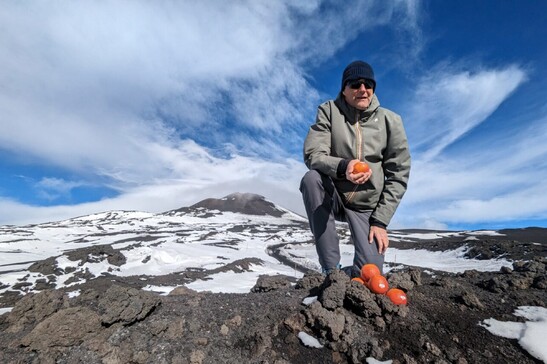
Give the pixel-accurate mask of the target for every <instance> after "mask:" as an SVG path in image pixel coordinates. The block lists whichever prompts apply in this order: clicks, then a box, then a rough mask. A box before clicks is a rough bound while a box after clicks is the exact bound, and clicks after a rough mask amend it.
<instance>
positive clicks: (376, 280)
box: [367, 276, 389, 294]
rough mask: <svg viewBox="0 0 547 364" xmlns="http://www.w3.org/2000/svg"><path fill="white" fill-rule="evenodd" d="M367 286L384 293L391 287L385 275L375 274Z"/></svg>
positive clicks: (376, 291)
mask: <svg viewBox="0 0 547 364" xmlns="http://www.w3.org/2000/svg"><path fill="white" fill-rule="evenodd" d="M367 287H368V288H369V289H370V290H371V291H372V292H374V293H378V294H384V293H386V292H387V290H388V289H389V284H388V283H387V279H386V278H385V277H384V276H374V277H372V278H371V279H370V280H369V281H368V285H367Z"/></svg>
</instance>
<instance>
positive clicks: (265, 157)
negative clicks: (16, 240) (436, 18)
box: [0, 1, 414, 221]
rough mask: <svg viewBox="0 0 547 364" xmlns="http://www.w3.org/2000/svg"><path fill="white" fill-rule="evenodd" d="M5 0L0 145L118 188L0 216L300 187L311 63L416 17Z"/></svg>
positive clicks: (401, 5) (284, 5) (379, 11)
mask: <svg viewBox="0 0 547 364" xmlns="http://www.w3.org/2000/svg"><path fill="white" fill-rule="evenodd" d="M412 3H414V2H412ZM2 8H3V9H2V12H0V34H2V36H0V48H1V49H2V52H1V53H0V69H1V70H2V71H1V72H0V83H1V84H2V87H1V88H0V109H1V110H2V115H0V118H1V120H0V121H1V124H2V133H0V148H2V149H3V150H5V151H8V152H9V153H12V154H14V155H22V156H25V157H26V158H27V159H29V160H33V161H35V163H39V164H43V165H51V166H55V167H56V168H64V169H66V170H69V171H71V172H74V173H79V174H80V175H82V176H83V177H82V178H83V179H85V176H92V175H98V176H101V177H102V178H106V179H107V180H108V183H109V188H114V189H116V190H117V191H119V192H120V194H121V195H120V196H118V197H116V198H113V199H105V200H102V201H99V202H96V203H88V204H83V205H81V206H79V207H71V206H66V207H51V208H36V209H34V208H31V207H28V206H24V205H20V204H19V203H18V202H16V201H12V200H9V199H4V200H3V202H2V204H3V206H4V207H6V209H4V208H2V211H12V212H10V214H9V216H8V215H6V216H4V217H3V218H2V219H3V220H4V221H7V220H10V219H11V221H15V219H16V216H17V213H16V211H23V212H22V213H21V215H20V216H26V217H28V219H31V217H32V216H46V215H47V216H61V215H62V214H63V213H68V211H70V213H73V211H89V210H90V209H92V208H93V209H108V208H137V207H138V208H142V209H147V210H152V211H157V210H161V206H160V204H159V202H158V201H163V202H164V203H165V204H164V205H163V207H164V208H165V207H167V206H169V207H177V205H178V206H180V205H182V204H184V203H186V202H195V201H196V200H197V199H199V198H200V196H203V197H209V196H211V195H217V196H218V194H219V193H212V192H213V191H216V192H220V191H223V190H226V192H233V190H231V191H228V187H231V188H233V189H237V190H243V189H245V188H247V189H248V190H249V191H255V192H263V194H265V195H267V196H268V195H272V194H273V193H272V192H268V191H279V190H284V189H286V188H287V187H286V183H290V184H291V191H297V188H298V180H299V178H300V176H301V175H302V174H303V167H302V164H301V163H300V162H297V161H296V160H299V159H300V152H299V150H300V149H301V143H302V139H303V135H302V134H303V131H304V133H305V129H306V128H307V125H308V124H309V123H310V122H311V121H312V120H313V117H314V114H315V108H316V105H317V104H318V102H319V101H320V100H319V98H320V96H319V94H318V93H317V91H315V90H314V89H313V88H311V87H310V86H309V84H308V81H307V79H308V77H309V75H308V74H307V73H306V72H307V71H306V68H308V67H309V66H310V65H318V64H321V63H322V62H325V61H326V60H328V59H329V58H330V57H331V56H332V55H333V54H335V52H337V50H339V49H340V48H341V47H343V46H344V45H345V44H347V43H348V42H349V41H351V40H353V39H355V37H357V36H358V35H359V34H362V32H365V31H367V30H370V29H373V28H375V27H377V26H379V25H385V24H389V23H390V22H391V21H392V20H393V19H394V18H395V17H396V18H397V19H401V21H403V22H409V23H411V22H412V21H413V20H412V19H413V18H409V17H406V16H405V14H406V13H407V12H408V7H407V5H406V3H405V2H395V3H393V4H387V5H386V4H385V3H384V2H382V1H377V2H370V1H360V2H357V3H355V4H354V5H352V7H340V6H339V4H338V3H337V2H333V1H307V2H293V1H276V2H238V1H235V2H224V1H207V2H156V3H150V2H146V1H121V2H120V1H103V2H100V3H96V2H71V3H67V4H59V3H54V4H52V3H47V4H46V3H32V4H29V3H17V2H12V3H6V4H3V7H2ZM341 20H342V21H341ZM288 151H289V152H288ZM296 151H298V152H296ZM272 164H273V165H275V166H276V167H272ZM282 171H285V172H286V173H288V174H289V176H290V177H288V178H287V176H286V175H284V174H283V173H282ZM274 172H275V173H274ZM247 181H250V182H247ZM82 183H85V180H84V181H83V182H82ZM175 185H177V186H175ZM179 185H180V186H179ZM59 186H60V185H59ZM165 186H172V188H171V187H169V188H168V187H165ZM268 186H269V187H268ZM274 186H283V187H274ZM52 187H53V186H50V192H52V189H51V188H52ZM65 187H67V186H65ZM266 187H268V188H269V190H268V188H266ZM67 188H68V187H67ZM151 191H162V192H163V193H165V196H162V197H158V196H157V192H151ZM177 191H183V192H177ZM200 191H207V194H209V196H207V195H206V194H205V193H202V192H200ZM58 192H60V191H58ZM148 195H151V196H152V195H153V196H154V198H150V199H149V198H147V196H148ZM295 195H297V192H295V194H292V195H290V196H291V201H298V203H299V200H300V199H299V197H297V199H296V200H295V198H294V197H295ZM136 196H139V197H136ZM50 197H51V196H50ZM176 198H179V199H180V200H179V202H177V203H174V202H173V201H174V200H175V199H176ZM126 199H127V200H126ZM139 200H140V201H148V202H149V203H150V205H145V204H144V203H138V202H137V201H139ZM122 203H127V206H125V207H124V206H122ZM291 205H296V202H294V203H288V207H291ZM147 206H149V208H146V207H147ZM32 211H36V215H34V214H33V213H32ZM43 214H45V215H43ZM28 219H27V221H28Z"/></svg>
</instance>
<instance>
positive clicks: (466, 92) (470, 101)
mask: <svg viewBox="0 0 547 364" xmlns="http://www.w3.org/2000/svg"><path fill="white" fill-rule="evenodd" d="M525 80H526V71H525V70H524V69H522V68H521V67H518V66H517V65H511V66H508V67H505V68H502V69H484V70H480V71H475V72H469V71H454V70H452V69H450V68H448V69H447V68H445V67H443V66H439V67H438V69H437V70H434V71H432V72H431V73H430V74H429V75H428V76H426V77H424V78H423V79H421V80H420V81H418V82H417V85H418V89H417V91H416V93H415V95H414V97H413V99H412V101H411V107H410V111H409V114H410V116H409V117H408V123H407V125H408V134H409V138H410V139H411V141H412V142H413V145H414V148H415V152H416V153H417V154H418V155H419V157H420V159H421V160H424V161H431V160H433V159H434V158H435V157H437V156H438V155H439V153H441V152H442V151H443V150H444V149H445V148H446V147H448V146H449V145H451V144H452V143H454V142H455V141H457V140H458V139H459V138H461V137H462V136H463V135H465V134H466V133H467V132H469V131H470V130H472V129H473V128H475V127H476V126H478V125H479V124H480V123H482V122H484V121H485V120H486V119H487V118H488V117H489V116H490V115H491V114H492V113H493V112H494V111H495V110H496V109H497V108H498V107H499V105H500V104H501V103H502V102H503V101H505V100H507V99H508V98H509V97H510V95H511V93H512V92H513V91H515V89H516V88H517V87H518V86H519V85H520V84H522V82H524V81H525Z"/></svg>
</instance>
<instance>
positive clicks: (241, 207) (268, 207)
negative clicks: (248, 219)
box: [170, 192, 287, 217]
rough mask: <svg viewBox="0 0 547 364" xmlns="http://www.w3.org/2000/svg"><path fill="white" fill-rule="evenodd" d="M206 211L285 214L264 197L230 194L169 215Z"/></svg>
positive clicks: (203, 201)
mask: <svg viewBox="0 0 547 364" xmlns="http://www.w3.org/2000/svg"><path fill="white" fill-rule="evenodd" d="M203 210H208V211H214V210H218V211H222V212H235V213H241V214H246V215H262V216H264V215H268V216H274V217H281V216H283V215H284V214H286V213H287V211H286V210H284V209H281V208H279V207H278V206H276V205H275V204H274V203H272V202H270V201H267V200H266V198H265V197H264V196H261V195H257V194H254V193H239V192H236V193H232V194H230V195H228V196H225V197H223V198H220V199H218V198H207V199H205V200H202V201H200V202H198V203H196V204H194V205H192V206H189V207H183V208H180V209H177V210H174V211H170V213H177V212H183V213H189V212H202V211H203Z"/></svg>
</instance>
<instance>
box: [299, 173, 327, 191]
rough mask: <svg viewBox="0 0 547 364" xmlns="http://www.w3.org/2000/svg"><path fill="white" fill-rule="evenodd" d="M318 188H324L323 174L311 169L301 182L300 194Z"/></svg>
mask: <svg viewBox="0 0 547 364" xmlns="http://www.w3.org/2000/svg"><path fill="white" fill-rule="evenodd" d="M317 187H321V188H322V187H323V181H322V178H321V173H319V172H318V171H316V170H314V169H311V170H309V171H307V172H306V174H305V175H304V177H302V180H301V181H300V192H304V191H309V190H310V189H314V188H317Z"/></svg>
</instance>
